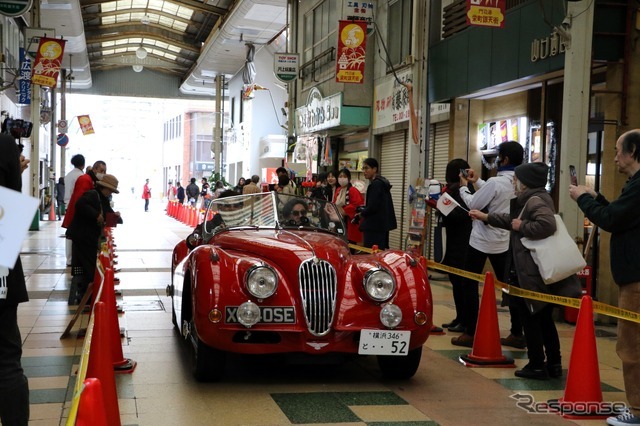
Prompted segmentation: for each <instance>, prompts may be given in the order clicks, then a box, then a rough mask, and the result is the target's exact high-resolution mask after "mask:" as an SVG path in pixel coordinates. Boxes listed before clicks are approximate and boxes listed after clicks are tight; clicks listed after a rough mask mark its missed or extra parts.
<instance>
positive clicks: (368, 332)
mask: <svg viewBox="0 0 640 426" xmlns="http://www.w3.org/2000/svg"><path fill="white" fill-rule="evenodd" d="M205 217H206V218H207V219H208V220H206V221H205V222H204V223H203V224H201V225H199V226H198V227H196V229H195V230H194V232H193V233H192V234H191V235H189V236H188V237H187V239H186V240H185V241H182V242H180V243H179V244H178V245H177V246H176V247H175V248H174V250H173V260H172V268H171V270H172V282H171V284H170V285H169V286H168V287H167V294H168V295H169V296H171V305H172V318H173V323H174V325H175V326H176V328H177V329H178V331H179V333H180V334H181V335H182V336H183V337H184V338H185V339H186V340H187V341H189V342H190V343H191V344H192V346H193V350H194V354H195V356H194V357H193V373H194V375H195V377H196V379H198V380H202V381H211V380H218V379H219V378H220V377H221V376H222V374H223V372H224V368H225V357H226V356H229V355H230V354H234V353H235V354H238V353H242V354H268V353H303V354H313V355H318V356H320V355H323V354H328V353H342V354H360V355H376V356H377V359H378V365H379V367H380V370H381V372H382V374H383V375H384V376H386V377H391V378H408V377H411V376H413V375H414V374H415V372H416V370H417V368H418V366H419V364H420V358H421V354H422V345H423V344H424V343H425V341H426V340H427V338H428V337H429V331H430V328H431V324H432V309H433V307H432V299H431V288H430V286H429V282H428V278H427V273H426V270H425V268H424V266H422V265H421V264H420V262H419V261H418V260H417V259H415V258H414V257H412V256H411V255H409V254H408V253H405V252H402V251H395V250H386V251H381V252H377V253H373V254H351V252H350V249H349V246H348V243H347V240H346V236H345V235H346V232H345V230H346V227H345V224H344V222H343V219H342V217H341V216H340V214H339V213H338V210H337V208H336V206H335V205H333V204H331V203H326V202H323V201H321V200H316V199H310V198H302V197H288V198H287V197H285V196H283V195H277V194H276V193H261V194H253V195H242V196H234V197H226V198H219V199H216V200H214V201H213V202H212V203H211V204H210V206H209V209H208V211H207V213H206V216H205Z"/></svg>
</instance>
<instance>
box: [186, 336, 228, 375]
mask: <svg viewBox="0 0 640 426" xmlns="http://www.w3.org/2000/svg"><path fill="white" fill-rule="evenodd" d="M194 337H195V338H196V345H195V347H194V348H193V366H192V371H193V376H194V377H195V379H196V380H197V381H199V382H215V381H218V380H220V378H221V377H222V374H223V372H224V366H225V354H224V352H222V351H219V350H217V349H213V348H212V347H210V346H207V345H206V344H205V343H204V342H203V341H202V340H200V338H199V337H197V336H194Z"/></svg>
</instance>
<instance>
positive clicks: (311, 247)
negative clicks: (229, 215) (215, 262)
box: [210, 230, 349, 265]
mask: <svg viewBox="0 0 640 426" xmlns="http://www.w3.org/2000/svg"><path fill="white" fill-rule="evenodd" d="M210 243H211V244H213V245H215V246H217V247H219V248H220V249H222V250H229V251H242V252H248V253H250V254H251V255H255V256H259V257H261V258H264V259H268V260H270V261H272V262H274V263H276V264H279V265H284V264H290V263H292V261H293V260H294V259H296V260H297V262H296V263H300V262H302V261H304V260H307V259H310V258H312V257H313V256H316V257H318V258H320V259H326V260H328V261H329V262H331V263H333V264H334V265H337V263H341V261H344V259H346V257H347V256H348V255H349V247H348V245H347V242H346V241H344V240H343V239H341V238H340V237H337V236H334V235H330V234H328V233H325V232H315V231H300V230H296V231H288V230H232V231H225V232H222V233H220V234H218V235H216V236H215V237H214V239H213V240H212V241H210Z"/></svg>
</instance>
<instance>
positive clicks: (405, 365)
mask: <svg viewBox="0 0 640 426" xmlns="http://www.w3.org/2000/svg"><path fill="white" fill-rule="evenodd" d="M421 357H422V346H420V347H417V348H415V349H413V350H410V351H409V353H408V354H407V356H391V355H378V366H379V367H380V371H381V372H382V375H383V376H384V377H385V378H388V379H408V378H410V377H413V375H414V374H416V371H418V366H419V365H420V358H421Z"/></svg>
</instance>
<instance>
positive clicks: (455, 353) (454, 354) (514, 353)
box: [434, 348, 527, 361]
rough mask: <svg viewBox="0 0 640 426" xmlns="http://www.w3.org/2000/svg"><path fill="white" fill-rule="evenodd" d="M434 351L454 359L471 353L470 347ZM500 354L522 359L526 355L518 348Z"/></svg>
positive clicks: (456, 359) (457, 359)
mask: <svg viewBox="0 0 640 426" xmlns="http://www.w3.org/2000/svg"><path fill="white" fill-rule="evenodd" d="M434 352H437V353H438V354H440V355H442V356H444V357H446V358H449V359H452V360H454V361H459V357H460V355H469V354H470V353H471V348H469V349H446V350H440V349H439V350H435V351H434ZM502 355H504V356H505V357H507V358H513V359H524V358H526V357H527V352H526V351H524V350H522V351H518V350H509V351H502Z"/></svg>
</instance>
